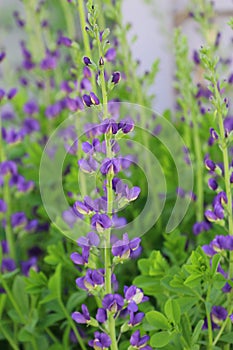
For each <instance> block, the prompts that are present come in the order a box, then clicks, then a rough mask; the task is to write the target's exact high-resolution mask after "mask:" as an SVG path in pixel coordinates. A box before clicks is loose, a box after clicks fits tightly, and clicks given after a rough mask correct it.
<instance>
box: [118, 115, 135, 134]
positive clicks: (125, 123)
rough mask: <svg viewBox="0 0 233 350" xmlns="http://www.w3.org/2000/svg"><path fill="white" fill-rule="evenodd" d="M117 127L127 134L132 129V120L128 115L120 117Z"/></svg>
mask: <svg viewBox="0 0 233 350" xmlns="http://www.w3.org/2000/svg"><path fill="white" fill-rule="evenodd" d="M118 128H119V129H121V130H122V131H123V133H124V134H128V133H129V132H131V131H132V130H133V129H134V121H133V119H131V118H130V117H128V118H125V119H122V120H121V121H120V122H119V123H118Z"/></svg>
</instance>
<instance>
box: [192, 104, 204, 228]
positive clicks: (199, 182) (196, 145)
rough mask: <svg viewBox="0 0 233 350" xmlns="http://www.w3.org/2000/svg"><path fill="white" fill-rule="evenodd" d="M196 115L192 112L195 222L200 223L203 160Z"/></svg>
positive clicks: (202, 209) (202, 196) (202, 206)
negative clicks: (195, 196) (195, 192)
mask: <svg viewBox="0 0 233 350" xmlns="http://www.w3.org/2000/svg"><path fill="white" fill-rule="evenodd" d="M197 116H198V113H197V111H194V113H193V114H192V121H193V134H194V149H195V156H196V181H197V201H196V207H197V213H196V215H197V221H199V222H201V221H202V220H203V217H204V192H203V158H202V150H201V141H200V135H199V127H198V118H197Z"/></svg>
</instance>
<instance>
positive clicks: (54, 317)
mask: <svg viewBox="0 0 233 350" xmlns="http://www.w3.org/2000/svg"><path fill="white" fill-rule="evenodd" d="M64 318H65V316H64V314H63V312H61V313H52V314H49V315H47V316H46V318H45V320H44V321H43V323H42V324H43V327H44V328H46V327H51V326H53V325H54V324H55V323H57V322H58V321H61V320H63V319H64Z"/></svg>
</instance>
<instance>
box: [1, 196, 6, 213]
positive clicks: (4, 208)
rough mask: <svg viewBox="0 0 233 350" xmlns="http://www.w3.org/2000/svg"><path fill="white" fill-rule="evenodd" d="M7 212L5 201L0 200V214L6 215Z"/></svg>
mask: <svg viewBox="0 0 233 350" xmlns="http://www.w3.org/2000/svg"><path fill="white" fill-rule="evenodd" d="M6 211H7V205H6V203H5V202H4V200H3V199H0V213H5V212H6Z"/></svg>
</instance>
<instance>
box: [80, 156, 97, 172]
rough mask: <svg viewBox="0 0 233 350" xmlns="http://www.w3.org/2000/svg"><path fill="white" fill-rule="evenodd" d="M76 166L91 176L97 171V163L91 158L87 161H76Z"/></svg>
mask: <svg viewBox="0 0 233 350" xmlns="http://www.w3.org/2000/svg"><path fill="white" fill-rule="evenodd" d="M78 165H79V167H80V168H81V169H82V171H83V172H84V173H90V174H91V173H94V172H95V171H96V170H97V169H98V162H97V161H96V160H95V159H94V158H93V157H89V158H88V159H80V160H79V161H78Z"/></svg>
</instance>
